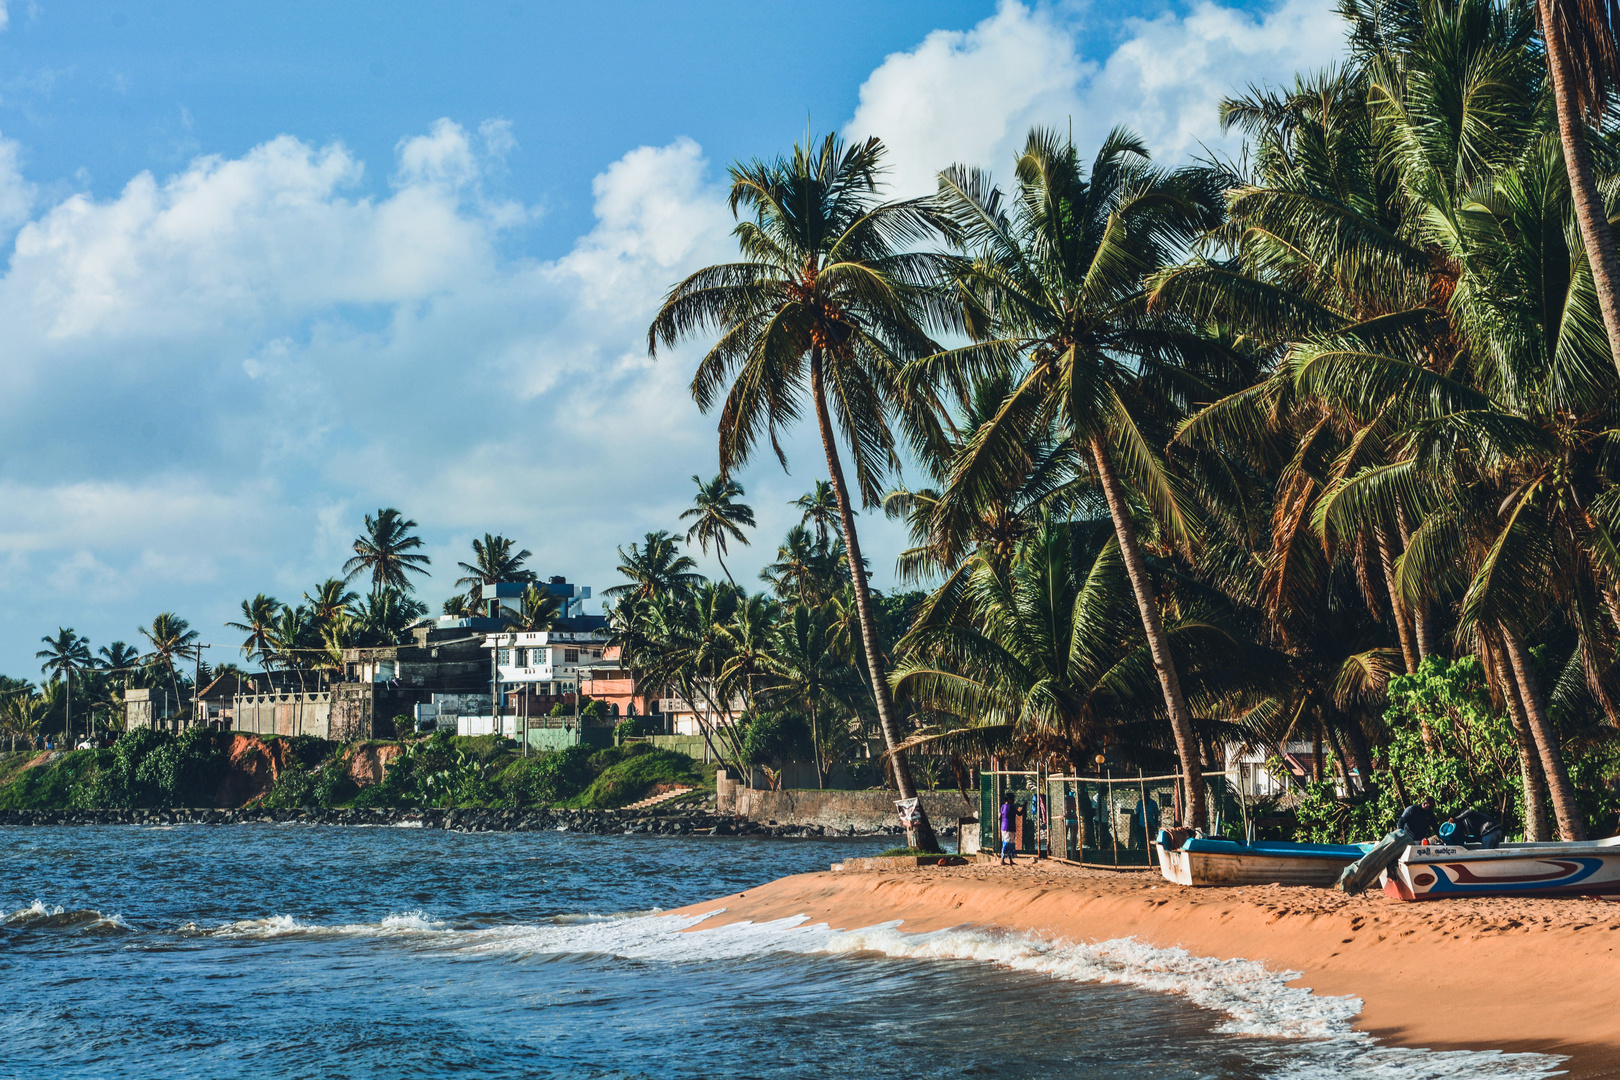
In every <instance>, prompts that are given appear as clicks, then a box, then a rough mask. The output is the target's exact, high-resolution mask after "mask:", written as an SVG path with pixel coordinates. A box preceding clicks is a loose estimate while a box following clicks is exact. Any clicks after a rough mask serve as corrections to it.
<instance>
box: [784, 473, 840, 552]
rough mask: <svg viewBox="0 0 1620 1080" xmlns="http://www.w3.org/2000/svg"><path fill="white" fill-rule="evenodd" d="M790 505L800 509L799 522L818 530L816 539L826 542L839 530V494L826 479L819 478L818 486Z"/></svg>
mask: <svg viewBox="0 0 1620 1080" xmlns="http://www.w3.org/2000/svg"><path fill="white" fill-rule="evenodd" d="M788 505H790V506H792V507H794V508H795V509H796V510H799V511H800V515H799V524H800V525H809V526H811V527H812V528H814V529H815V530H816V540H817V541H818V542H820V543H823V544H825V543H826V542H827V537H828V536H829V535H831V534H833V533H836V532H837V531H838V496H836V495H834V494H833V486H832V484H831V483H830V482H828V481H826V480H817V481H816V486H815V487H813V488H811V489H810V490H809V491H807V492H805V493H804V494H803V495H800V496H799V497H798V498H797V499H794V500H793V502H791V503H789V504H788Z"/></svg>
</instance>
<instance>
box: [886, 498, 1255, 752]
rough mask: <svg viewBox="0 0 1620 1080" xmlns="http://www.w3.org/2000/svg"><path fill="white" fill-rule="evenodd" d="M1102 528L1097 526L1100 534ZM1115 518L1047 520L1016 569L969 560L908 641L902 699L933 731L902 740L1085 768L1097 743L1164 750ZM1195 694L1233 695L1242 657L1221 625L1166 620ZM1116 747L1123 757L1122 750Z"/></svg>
mask: <svg viewBox="0 0 1620 1080" xmlns="http://www.w3.org/2000/svg"><path fill="white" fill-rule="evenodd" d="M1099 526H1103V527H1099ZM1112 533H1113V530H1112V528H1111V523H1106V524H1105V523H1103V522H1077V523H1068V522H1054V521H1051V520H1047V521H1045V522H1042V523H1041V524H1040V525H1039V526H1038V527H1037V529H1036V530H1035V531H1034V532H1033V533H1032V534H1031V535H1030V536H1028V537H1027V538H1026V539H1025V540H1024V541H1023V542H1021V543H1020V544H1019V545H1018V548H1017V550H1016V552H1015V554H1014V556H1013V558H1012V559H1011V560H1008V561H1006V562H1002V561H1000V560H997V559H996V558H995V557H994V556H993V555H992V554H991V553H989V552H978V553H976V554H974V555H973V556H971V557H970V558H969V559H968V563H967V565H968V567H969V572H968V583H967V586H966V588H965V590H964V593H965V598H964V603H963V605H962V606H961V608H960V609H958V610H956V611H954V612H951V613H950V614H949V616H940V615H935V616H933V617H929V618H925V619H924V620H923V621H922V622H920V623H919V625H917V626H916V627H915V628H913V630H912V631H911V633H910V634H909V635H908V636H907V638H906V639H905V641H904V642H903V643H902V650H903V655H905V656H906V657H907V659H906V660H905V661H904V662H903V663H902V664H901V665H900V666H899V667H897V668H896V670H895V674H894V685H895V694H896V697H897V698H898V699H900V700H902V701H905V702H908V703H910V704H912V705H913V706H915V707H917V708H918V709H920V710H922V712H923V714H924V716H925V717H927V718H928V719H929V720H930V725H929V726H928V727H927V728H925V729H924V730H923V731H921V732H919V733H918V734H916V735H914V736H912V738H911V739H910V740H908V742H909V743H910V744H911V745H913V746H917V747H929V748H932V749H935V750H937V751H944V752H959V753H962V754H964V755H967V756H970V757H982V756H985V755H988V754H1008V753H1012V754H1017V755H1019V756H1021V757H1024V758H1026V759H1046V760H1053V759H1055V760H1056V761H1058V762H1061V763H1063V764H1065V765H1067V766H1068V767H1069V768H1072V769H1074V770H1075V771H1076V772H1079V771H1082V770H1086V769H1089V768H1090V762H1091V760H1092V756H1093V752H1094V751H1096V750H1097V749H1099V748H1101V747H1102V746H1103V745H1104V743H1105V740H1106V742H1107V744H1108V745H1109V746H1110V747H1116V748H1122V749H1123V750H1124V751H1125V752H1128V753H1130V754H1133V755H1135V756H1137V757H1138V759H1139V760H1141V759H1142V758H1143V757H1146V758H1148V759H1149V762H1150V761H1151V758H1153V757H1157V756H1158V755H1159V754H1161V753H1162V751H1161V750H1160V749H1159V744H1161V743H1162V742H1163V736H1162V728H1159V727H1158V725H1157V723H1156V720H1155V718H1156V715H1157V713H1158V712H1159V708H1160V702H1161V700H1162V695H1161V691H1160V689H1159V686H1158V680H1157V676H1156V673H1155V670H1154V668H1155V665H1154V658H1153V656H1152V654H1151V651H1150V650H1149V649H1148V648H1147V644H1146V637H1145V634H1144V633H1143V629H1142V626H1141V622H1140V619H1139V618H1136V617H1133V613H1132V610H1131V609H1132V608H1133V607H1134V604H1133V600H1132V589H1131V582H1130V579H1129V575H1128V573H1127V568H1126V566H1125V563H1124V559H1123V558H1122V556H1121V553H1120V550H1119V541H1118V538H1117V536H1114V535H1112ZM1166 634H1167V638H1168V640H1169V641H1170V643H1171V647H1172V648H1173V649H1174V650H1175V651H1176V652H1177V654H1178V655H1179V656H1180V657H1181V658H1182V659H1183V660H1184V661H1185V660H1191V659H1193V658H1196V659H1197V661H1198V663H1197V664H1196V665H1191V664H1186V663H1184V664H1183V666H1184V667H1186V668H1187V672H1186V674H1187V676H1188V682H1189V685H1191V686H1192V687H1193V688H1194V690H1195V691H1196V692H1200V693H1212V692H1214V691H1215V690H1217V689H1230V688H1231V684H1230V682H1224V683H1223V679H1224V678H1225V677H1226V676H1227V675H1230V674H1232V673H1234V672H1237V671H1239V670H1240V669H1241V665H1240V664H1238V663H1237V662H1236V661H1237V660H1238V659H1239V658H1240V656H1241V653H1242V649H1241V647H1240V646H1239V644H1238V642H1237V641H1236V640H1235V639H1234V638H1233V637H1232V635H1231V634H1230V633H1229V632H1228V631H1227V630H1226V629H1224V628H1223V627H1221V626H1220V625H1218V624H1216V623H1214V622H1211V621H1208V620H1205V619H1200V618H1197V617H1187V618H1184V619H1182V620H1180V621H1178V622H1173V623H1170V624H1169V626H1168V628H1167V630H1166ZM1115 752H1119V751H1118V750H1116V751H1115Z"/></svg>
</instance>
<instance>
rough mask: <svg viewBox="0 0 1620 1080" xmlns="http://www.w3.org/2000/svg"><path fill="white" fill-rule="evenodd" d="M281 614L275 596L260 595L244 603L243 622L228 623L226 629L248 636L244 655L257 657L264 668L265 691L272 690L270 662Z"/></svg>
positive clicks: (279, 605) (243, 650)
mask: <svg viewBox="0 0 1620 1080" xmlns="http://www.w3.org/2000/svg"><path fill="white" fill-rule="evenodd" d="M280 614H281V602H280V601H278V600H277V599H276V598H275V597H273V596H266V595H265V594H264V593H259V594H258V595H257V596H255V597H254V598H253V599H252V600H244V601H242V621H241V622H228V623H226V624H225V625H226V627H228V628H229V629H231V630H240V631H241V632H242V633H244V634H246V635H247V640H245V641H243V642H242V654H243V655H244V656H247V657H249V658H252V657H254V656H257V657H258V658H259V663H260V665H261V666H262V667H263V668H264V685H265V689H266V690H268V689H269V688H270V660H271V657H272V656H273V655H274V653H275V632H276V631H275V627H276V619H277V617H278V616H279V615H280Z"/></svg>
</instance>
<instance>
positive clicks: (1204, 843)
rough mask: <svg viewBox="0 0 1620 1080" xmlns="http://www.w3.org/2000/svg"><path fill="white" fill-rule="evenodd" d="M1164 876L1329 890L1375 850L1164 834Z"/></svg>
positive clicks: (1188, 881) (1187, 881) (1197, 882)
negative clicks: (1301, 886)
mask: <svg viewBox="0 0 1620 1080" xmlns="http://www.w3.org/2000/svg"><path fill="white" fill-rule="evenodd" d="M1154 846H1155V847H1157V848H1158V849H1159V871H1160V873H1162V874H1164V876H1165V879H1166V880H1168V881H1173V882H1175V883H1176V884H1177V885H1193V886H1207V885H1315V886H1317V887H1319V888H1324V889H1325V888H1328V887H1330V886H1332V885H1333V883H1334V882H1336V881H1338V880H1339V874H1340V872H1341V871H1343V870H1344V868H1345V867H1346V866H1348V865H1350V864H1351V863H1353V862H1355V861H1356V860H1357V859H1359V858H1361V857H1362V856H1363V855H1365V854H1366V853H1367V852H1368V851H1369V850H1371V848H1372V846H1373V845H1371V844H1294V843H1289V842H1288V841H1285V840H1256V841H1253V842H1251V843H1247V844H1242V843H1239V842H1237V841H1236V840H1214V839H1210V838H1208V837H1202V836H1197V837H1188V838H1186V839H1181V838H1178V837H1173V836H1172V835H1171V834H1170V833H1169V832H1167V831H1165V830H1162V829H1161V830H1160V831H1159V835H1158V837H1157V838H1156V840H1155V843H1154Z"/></svg>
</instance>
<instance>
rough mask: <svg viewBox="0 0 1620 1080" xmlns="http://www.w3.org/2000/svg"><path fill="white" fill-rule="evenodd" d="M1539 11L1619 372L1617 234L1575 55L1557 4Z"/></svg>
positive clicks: (1578, 212) (1543, 1) (1568, 163)
mask: <svg viewBox="0 0 1620 1080" xmlns="http://www.w3.org/2000/svg"><path fill="white" fill-rule="evenodd" d="M1536 7H1537V9H1538V10H1539V11H1540V13H1541V37H1542V41H1543V43H1544V44H1545V46H1546V49H1547V72H1548V74H1549V75H1551V76H1552V85H1553V98H1554V100H1555V101H1556V102H1557V105H1558V135H1559V137H1560V138H1561V139H1562V140H1563V143H1564V168H1565V169H1566V170H1568V172H1569V191H1570V195H1571V196H1572V198H1573V201H1574V203H1575V220H1576V221H1578V222H1579V223H1580V226H1581V243H1582V245H1583V246H1584V247H1585V248H1586V261H1587V263H1588V264H1589V265H1590V266H1591V268H1592V283H1593V285H1595V286H1596V288H1597V297H1598V307H1599V308H1600V309H1601V310H1602V312H1603V329H1604V330H1605V331H1606V332H1607V333H1608V335H1609V352H1610V354H1611V356H1612V358H1613V360H1614V366H1615V368H1616V370H1620V310H1617V292H1616V290H1617V288H1620V257H1617V256H1616V254H1615V250H1614V232H1613V230H1611V229H1610V228H1609V217H1608V214H1607V213H1605V211H1604V209H1603V197H1602V196H1601V195H1600V194H1599V193H1598V188H1597V180H1596V178H1595V177H1594V175H1593V169H1592V155H1591V152H1590V151H1589V150H1588V149H1587V147H1586V125H1585V123H1584V122H1583V121H1582V120H1581V117H1580V114H1579V105H1578V103H1577V101H1576V98H1575V87H1573V86H1572V85H1570V83H1571V75H1572V74H1573V72H1572V71H1571V70H1570V63H1569V54H1568V53H1567V52H1565V50H1564V42H1563V37H1562V34H1560V33H1558V32H1557V31H1556V30H1555V26H1556V25H1557V24H1556V23H1555V21H1554V20H1553V18H1552V0H1537V4H1536ZM1576 32H1579V31H1576Z"/></svg>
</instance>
